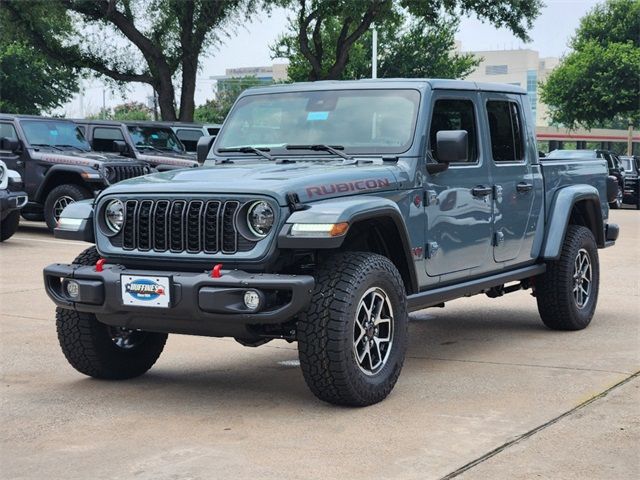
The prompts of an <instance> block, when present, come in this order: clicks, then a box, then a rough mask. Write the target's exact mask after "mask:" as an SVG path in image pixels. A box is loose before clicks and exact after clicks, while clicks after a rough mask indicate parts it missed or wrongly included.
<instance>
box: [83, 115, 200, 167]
mask: <svg viewBox="0 0 640 480" xmlns="http://www.w3.org/2000/svg"><path fill="white" fill-rule="evenodd" d="M74 121H75V122H76V124H78V126H79V127H80V128H81V129H82V131H83V132H84V134H85V136H86V137H87V139H88V140H89V142H90V143H91V145H92V147H93V148H94V149H95V150H97V151H100V152H111V151H113V149H114V148H116V149H117V150H119V151H120V152H121V153H122V154H123V155H126V156H127V157H130V158H135V159H138V160H142V161H145V162H148V163H149V164H150V165H151V166H153V167H154V168H155V169H157V170H158V171H159V172H165V171H167V170H176V169H179V168H193V167H198V166H199V164H198V162H197V161H196V159H195V157H194V156H193V155H190V154H188V152H187V151H186V150H185V148H184V145H183V144H182V143H181V142H180V140H179V139H178V137H176V135H175V133H174V132H173V130H171V128H169V127H167V126H163V125H161V124H160V123H159V122H132V123H127V124H125V123H122V122H119V121H116V120H88V119H87V120H74ZM114 145H115V147H114Z"/></svg>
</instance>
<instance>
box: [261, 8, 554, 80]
mask: <svg viewBox="0 0 640 480" xmlns="http://www.w3.org/2000/svg"><path fill="white" fill-rule="evenodd" d="M279 3H280V4H282V5H286V6H293V7H294V8H295V12H296V13H295V15H294V16H292V17H291V19H290V26H289V29H288V31H287V32H286V33H285V34H284V35H283V36H282V37H281V38H280V39H279V41H278V43H277V44H276V45H274V46H273V52H274V56H287V57H288V58H289V60H290V61H291V62H292V64H293V73H292V78H296V79H302V78H304V79H306V80H321V79H341V78H354V77H357V76H358V75H356V73H355V72H357V71H361V70H360V68H361V67H357V68H356V69H355V71H354V65H358V64H359V63H361V62H365V60H364V58H365V57H366V53H367V50H366V49H367V48H369V47H367V46H366V43H367V36H368V35H370V28H371V25H372V23H374V22H375V24H376V25H377V27H378V29H379V31H380V32H382V33H383V34H386V35H387V37H388V39H389V40H390V42H389V43H388V44H389V45H390V46H391V45H393V46H394V47H397V48H399V49H400V51H399V52H398V53H397V55H398V57H397V58H398V60H403V61H407V60H412V61H411V64H410V65H408V66H404V65H402V66H397V69H400V68H402V69H403V70H402V71H403V73H407V74H410V73H411V72H412V71H413V72H414V74H412V76H413V75H418V74H420V75H422V73H420V72H425V71H426V72H427V73H430V72H431V69H427V68H426V64H422V65H420V64H417V65H416V61H419V60H420V59H419V58H416V57H417V55H415V54H413V55H412V52H414V53H415V52H420V53H421V52H422V51H423V49H424V48H425V47H426V46H427V40H426V39H425V38H421V36H430V37H431V39H432V40H436V41H437V43H438V44H441V41H442V40H441V39H439V38H437V34H438V29H439V28H442V27H443V26H444V30H446V31H445V32H444V33H443V35H444V38H445V39H446V37H447V36H448V35H449V33H450V30H451V28H453V26H454V25H455V27H457V24H456V23H455V22H454V21H453V20H447V19H449V18H456V17H459V16H461V15H467V14H471V13H475V14H476V15H477V16H478V17H479V18H480V19H482V20H486V21H489V22H490V23H492V24H493V25H495V26H496V27H505V28H508V29H509V30H511V31H512V32H513V33H514V34H515V35H517V36H518V37H519V38H521V39H527V33H526V32H527V29H528V28H530V27H531V24H532V21H533V19H535V18H536V17H537V15H538V13H539V11H540V7H541V6H542V2H541V0H487V1H483V2H478V1H477V0H369V1H366V2H363V1H358V0H280V2H279ZM406 17H409V18H410V20H409V21H403V18H406ZM443 18H444V19H445V20H443ZM393 33H396V34H397V33H399V34H400V35H401V37H400V38H397V37H395V36H393V35H391V34H393ZM380 40H381V42H380V44H381V45H383V41H382V40H383V39H380ZM369 43H370V41H369ZM394 44H395V45H394ZM416 48H418V50H415V49H416ZM426 53H428V54H435V55H436V57H434V60H435V61H436V63H439V62H440V61H441V60H443V61H446V59H445V58H444V57H443V54H444V52H443V51H442V50H437V51H436V50H429V49H428V50H427V52H426ZM395 54H396V52H395V51H394V52H389V53H388V56H389V57H392V56H393V55H395ZM381 57H382V58H381V60H384V53H383V52H381ZM412 57H413V58H412ZM461 59H462V57H461V58H458V59H457V60H461ZM466 61H467V62H469V61H471V60H470V59H469V58H467V59H466ZM390 62H391V60H389V63H388V65H389V69H388V71H389V74H391V73H390V72H391V63H390ZM468 68H470V66H469V64H468V63H466V64H462V65H460V66H457V67H455V68H454V69H453V70H454V71H456V70H459V71H460V72H462V73H464V72H465V71H467V70H468ZM434 70H435V72H436V74H437V72H438V71H439V70H437V69H434ZM461 75H462V74H461ZM367 76H368V75H367ZM447 76H457V75H454V74H450V75H447Z"/></svg>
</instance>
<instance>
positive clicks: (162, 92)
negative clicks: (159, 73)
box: [156, 80, 178, 121]
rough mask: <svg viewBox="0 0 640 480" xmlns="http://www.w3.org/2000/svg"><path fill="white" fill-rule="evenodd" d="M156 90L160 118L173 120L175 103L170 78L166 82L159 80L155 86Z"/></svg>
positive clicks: (175, 117) (174, 118)
mask: <svg viewBox="0 0 640 480" xmlns="http://www.w3.org/2000/svg"><path fill="white" fill-rule="evenodd" d="M156 91H157V92H158V105H159V106H160V118H162V120H168V121H175V120H177V119H178V118H177V115H176V105H175V91H174V89H173V84H172V83H171V80H169V81H168V82H166V81H165V82H163V81H160V82H159V83H158V85H157V86H156Z"/></svg>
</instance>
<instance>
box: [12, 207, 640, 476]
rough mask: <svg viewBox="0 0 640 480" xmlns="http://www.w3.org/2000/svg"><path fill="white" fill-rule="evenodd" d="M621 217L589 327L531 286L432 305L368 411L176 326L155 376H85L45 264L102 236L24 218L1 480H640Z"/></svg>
mask: <svg viewBox="0 0 640 480" xmlns="http://www.w3.org/2000/svg"><path fill="white" fill-rule="evenodd" d="M611 217H612V218H611V221H612V222H615V223H619V224H620V227H621V235H620V239H619V241H618V242H617V244H616V246H615V247H614V248H610V249H607V250H601V251H600V258H601V290H600V300H599V306H598V309H597V312H596V316H595V319H594V322H593V324H592V325H591V326H590V328H588V329H586V330H583V331H578V332H570V333H569V332H567V333H564V332H553V331H550V330H547V329H545V328H544V327H543V325H542V323H541V322H540V320H539V317H538V313H537V310H536V305H535V300H534V299H533V298H531V297H530V295H529V293H528V292H517V293H514V294H511V295H507V296H505V297H502V298H500V299H497V300H494V301H488V299H486V298H485V297H484V296H476V297H472V298H465V299H462V300H458V301H455V302H452V303H451V304H448V305H447V306H446V308H445V309H438V308H434V309H429V310H425V311H422V312H419V313H417V314H414V315H412V323H411V325H410V345H409V350H408V357H407V360H406V362H405V366H404V370H403V373H402V375H401V377H400V380H399V381H398V384H397V386H396V388H395V390H394V391H393V393H392V394H391V396H390V397H389V398H388V399H387V400H385V401H384V402H382V403H380V404H377V405H374V406H372V407H368V408H364V409H350V408H338V407H334V406H331V405H327V404H323V403H321V402H319V401H318V400H316V398H315V397H314V396H313V395H312V394H311V393H310V392H309V391H308V389H307V387H306V386H305V384H304V381H303V378H302V374H301V372H300V370H299V366H298V364H297V351H296V346H295V344H287V343H285V342H280V341H274V342H271V343H269V344H267V345H265V346H263V347H260V348H257V349H250V348H245V347H242V346H240V345H239V344H237V343H236V342H235V341H233V340H231V339H211V338H196V337H186V336H180V335H172V336H170V337H169V341H168V343H167V347H166V348H165V351H164V353H163V355H162V356H161V357H160V360H159V361H158V363H157V364H156V366H155V367H154V368H153V369H152V370H151V371H150V372H149V373H148V374H147V375H145V376H143V377H141V378H139V379H135V380H130V381H126V382H107V381H97V380H92V379H89V378H85V377H83V376H82V375H80V374H78V373H77V372H76V371H75V370H73V369H72V368H71V367H70V366H69V365H68V364H67V362H66V360H65V359H64V357H63V355H62V353H61V352H60V349H59V347H58V343H57V339H56V332H55V324H54V318H53V317H54V307H53V305H52V303H51V302H50V301H49V299H48V298H47V297H46V295H45V293H44V290H43V288H42V279H41V271H42V267H43V266H45V265H47V264H49V263H52V262H54V261H60V262H63V261H64V262H68V261H71V260H72V259H73V258H74V257H75V255H76V254H77V253H79V252H80V251H81V250H82V249H84V248H85V247H86V246H88V245H86V244H83V243H78V242H65V241H61V240H55V239H53V238H52V237H51V236H50V235H49V234H48V233H47V232H46V230H45V228H44V226H42V225H40V224H36V223H29V222H25V223H24V224H23V225H22V226H21V228H20V230H19V232H18V233H17V234H16V235H15V236H14V237H13V238H11V239H10V240H9V241H7V242H5V243H3V244H2V246H0V271H1V274H0V310H1V312H2V319H1V323H0V333H1V336H0V338H1V342H2V344H1V347H0V354H1V357H2V360H1V365H2V367H1V368H2V371H1V373H2V384H1V388H2V392H3V393H2V397H1V400H2V409H1V415H2V431H3V435H2V446H1V447H0V455H1V457H0V462H1V464H2V468H1V473H0V476H1V477H2V478H7V479H9V478H11V479H18V478H25V479H26V478H28V479H40V478H49V479H58V478H65V479H69V480H71V479H83V480H84V479H89V478H90V479H107V478H109V479H118V478H139V479H177V478H180V479H210V478H239V479H240V478H242V479H244V478H274V479H283V478H296V479H297V478H304V479H312V478H350V479H351V478H353V479H359V478H367V479H374V478H384V479H389V478H403V479H404V478H408V479H437V478H443V477H444V478H450V477H453V476H457V475H460V476H461V478H488V479H496V478H509V479H529V478H555V479H558V478H562V479H564V478H576V479H580V478H586V477H588V478H602V479H610V478H616V479H627V478H628V479H635V478H640V460H639V457H638V455H637V453H638V450H637V448H638V445H639V444H640V420H639V418H640V415H639V407H638V405H640V379H638V377H637V376H636V375H637V372H638V370H639V369H640V330H639V319H640V318H639V317H640V315H639V313H640V312H639V308H640V307H639V296H640V284H639V277H638V266H639V265H640V248H638V245H639V242H640V212H638V211H635V210H631V209H625V210H622V211H614V212H612V215H611Z"/></svg>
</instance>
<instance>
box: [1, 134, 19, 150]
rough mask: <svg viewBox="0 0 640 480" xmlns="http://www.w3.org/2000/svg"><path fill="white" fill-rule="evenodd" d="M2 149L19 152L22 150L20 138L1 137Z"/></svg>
mask: <svg viewBox="0 0 640 480" xmlns="http://www.w3.org/2000/svg"><path fill="white" fill-rule="evenodd" d="M0 150H5V151H10V152H12V153H18V151H19V150H20V140H18V139H17V138H9V137H2V138H0Z"/></svg>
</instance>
